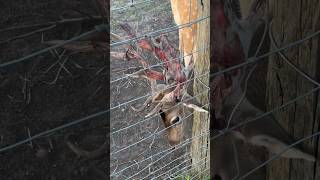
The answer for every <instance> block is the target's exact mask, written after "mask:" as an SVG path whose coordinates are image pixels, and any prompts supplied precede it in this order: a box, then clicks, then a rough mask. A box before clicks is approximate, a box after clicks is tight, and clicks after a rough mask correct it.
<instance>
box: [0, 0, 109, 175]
mask: <svg viewBox="0 0 320 180" xmlns="http://www.w3.org/2000/svg"><path fill="white" fill-rule="evenodd" d="M92 2H93V1H79V0H70V1H63V0H50V1H49V0H16V1H4V0H1V1H0V8H1V11H0V31H1V33H0V63H3V62H7V61H11V60H13V59H16V58H20V57H23V56H25V55H28V54H30V53H32V52H35V51H37V50H40V49H43V48H45V47H48V46H47V45H45V44H42V43H41V40H43V41H49V40H58V39H59V40H65V39H69V38H71V37H74V36H77V35H79V34H81V33H84V32H86V31H89V30H91V29H92V28H93V27H94V25H97V24H99V23H100V22H101V21H100V20H84V21H76V22H69V23H64V24H58V25H57V26H56V27H53V28H50V29H48V30H47V31H44V32H42V33H35V34H32V35H29V36H27V37H24V38H18V39H16V40H15V39H13V38H14V37H16V36H19V35H22V34H25V33H29V32H32V31H35V30H37V29H40V28H44V27H49V25H45V26H36V27H31V28H17V29H14V30H3V29H4V28H8V27H17V26H21V25H31V24H38V23H47V22H49V21H57V20H60V19H61V18H65V19H69V18H75V17H85V16H86V15H85V14H89V15H98V14H97V10H96V8H95V6H94V4H92ZM8 39H11V40H10V41H7V40H8ZM62 52H63V49H62V48H57V49H56V50H55V51H52V52H50V53H44V54H42V55H38V56H36V57H34V58H30V59H28V60H27V61H26V62H25V63H18V64H14V65H11V66H7V67H3V68H0V99H1V101H0V147H5V146H7V145H10V144H13V143H16V142H18V141H20V140H23V139H25V138H28V137H29V136H32V135H35V134H37V133H40V132H42V131H45V130H49V129H51V128H54V127H57V126H60V125H63V124H66V123H68V122H71V121H74V120H76V119H78V118H82V117H85V116H88V115H90V114H93V113H96V112H99V111H102V110H105V109H106V106H107V104H106V102H107V101H106V100H107V99H106V98H107V95H106V92H107V91H106V90H107V83H105V82H107V69H106V67H107V61H106V60H105V59H104V54H103V53H95V54H92V53H86V54H84V53H77V54H73V52H70V51H66V52H65V53H64V54H63V55H62ZM59 56H60V57H61V59H59V58H58V57H59ZM66 57H68V59H66ZM62 65H63V66H62ZM107 125H108V122H107V118H106V116H99V117H96V118H92V119H90V120H89V121H86V122H83V123H80V124H77V125H74V126H72V127H70V128H66V129H64V130H62V131H58V132H56V133H52V134H49V135H47V136H45V137H41V138H38V139H36V140H33V141H32V142H30V143H27V144H23V145H20V146H18V147H16V148H13V149H10V150H8V151H5V152H2V153H0V162H1V163H0V179H6V180H22V179H23V180H34V179H43V180H55V179H77V180H81V179H83V180H85V179H89V177H90V179H91V180H99V179H106V178H107V173H106V170H107V169H108V166H109V164H108V163H107V155H106V154H107V153H105V154H104V155H102V156H99V158H94V159H87V158H85V157H81V156H80V157H79V156H78V155H77V154H75V153H74V152H73V151H71V149H70V148H69V147H68V146H67V145H66V140H67V139H68V140H70V141H71V142H72V143H75V144H76V145H78V146H79V147H81V148H83V149H86V150H88V151H91V150H95V149H97V148H99V147H100V146H101V145H102V144H103V143H104V142H106V128H107Z"/></svg>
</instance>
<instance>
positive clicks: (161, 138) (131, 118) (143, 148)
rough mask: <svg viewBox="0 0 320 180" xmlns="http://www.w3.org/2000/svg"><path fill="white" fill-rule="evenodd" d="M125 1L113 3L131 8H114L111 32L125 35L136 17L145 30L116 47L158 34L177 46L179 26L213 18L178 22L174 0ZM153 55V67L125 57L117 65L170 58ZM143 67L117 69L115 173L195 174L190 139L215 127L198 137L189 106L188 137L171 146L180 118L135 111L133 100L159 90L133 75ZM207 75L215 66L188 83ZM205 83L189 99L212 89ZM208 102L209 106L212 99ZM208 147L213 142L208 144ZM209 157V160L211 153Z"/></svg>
mask: <svg viewBox="0 0 320 180" xmlns="http://www.w3.org/2000/svg"><path fill="white" fill-rule="evenodd" d="M117 3H119V2H117ZM119 4H120V3H119ZM119 4H118V5H116V6H115V7H114V8H111V9H115V10H119V11H121V9H123V8H125V12H120V13H119V11H115V12H113V14H112V16H111V24H112V26H111V32H112V33H115V34H120V36H125V34H123V33H122V32H123V31H121V29H119V28H118V26H119V24H121V23H123V22H130V24H134V25H135V31H136V32H137V34H139V35H137V36H136V37H133V38H127V39H126V40H121V41H117V42H112V43H111V51H115V50H118V49H121V47H123V46H126V45H128V44H134V43H136V42H138V41H139V40H141V39H152V38H154V37H159V36H161V35H166V36H167V37H168V39H169V40H170V41H171V42H174V43H173V44H175V46H176V47H177V46H179V45H178V42H179V39H178V31H179V29H184V28H188V27H190V26H191V25H193V24H198V23H199V22H202V21H205V20H208V19H209V17H202V18H199V19H196V20H190V21H189V22H188V23H186V24H181V25H176V24H175V22H174V21H173V19H174V18H173V14H172V12H171V3H170V1H167V0H164V1H141V2H140V1H139V2H138V1H136V2H134V3H133V4H129V5H123V4H122V5H121V4H120V5H119ZM113 21H114V22H113ZM208 49H209V45H207V46H206V48H204V49H196V50H195V49H194V50H192V52H191V53H188V54H185V55H178V56H179V57H177V58H172V59H170V61H175V60H177V61H179V62H180V63H183V59H184V58H185V57H187V56H193V55H194V54H196V53H198V54H201V53H203V52H204V51H207V50H208ZM147 61H148V63H149V64H151V65H149V66H148V67H147V68H144V67H141V65H139V64H138V63H133V62H130V61H129V62H128V63H127V64H126V65H124V64H123V63H122V62H118V61H114V62H111V69H118V66H119V65H120V64H121V63H122V64H121V65H120V66H124V67H122V68H123V69H130V67H133V66H134V67H139V68H140V71H141V70H144V69H148V68H149V69H151V68H152V69H156V70H161V67H163V66H164V65H165V63H164V62H161V61H160V62H159V60H158V59H157V58H148V60H147ZM129 63H130V64H129ZM131 63H132V64H131ZM128 66H129V67H128ZM159 67H160V69H159ZM140 71H133V72H130V73H124V72H122V75H121V74H117V73H111V89H112V90H111V93H112V94H113V95H114V97H111V108H110V110H111V117H112V121H111V134H110V139H111V152H110V155H111V164H110V167H111V179H171V178H178V177H179V176H181V177H183V176H185V177H187V176H190V174H189V173H190V172H189V170H190V169H191V161H190V160H191V158H190V145H191V143H192V139H196V138H198V137H199V138H201V137H204V136H207V137H208V135H209V132H207V133H205V134H199V135H197V136H193V137H192V135H191V127H192V116H193V113H192V112H188V111H186V110H184V111H185V113H184V115H183V116H182V117H181V119H180V121H181V124H182V125H183V127H184V129H185V130H184V135H183V139H182V141H181V142H180V143H179V144H178V145H175V146H173V147H172V146H170V145H169V143H168V141H167V139H166V135H167V133H168V132H167V131H168V130H170V129H171V128H175V126H177V125H176V124H172V125H169V126H168V127H163V124H162V122H161V121H162V120H161V118H160V117H158V113H157V114H155V115H152V116H150V117H143V116H145V113H146V111H142V112H135V111H133V110H132V109H130V106H137V104H141V102H142V101H145V99H147V98H148V97H150V96H154V95H156V93H157V92H151V93H150V90H149V89H150V87H149V85H148V81H145V80H139V79H138V80H137V79H133V78H132V76H133V75H135V74H138V73H139V72H140ZM119 76H120V77H119ZM202 76H209V72H205V73H203V74H201V75H199V76H193V77H192V78H190V79H187V80H186V81H185V82H184V83H183V84H184V85H188V84H190V83H193V81H197V80H198V78H200V77H202ZM139 81H140V82H139ZM172 87H174V85H173V86H170V85H169V86H167V87H166V88H165V89H168V90H169V89H172ZM204 89H206V90H205V91H203V92H201V93H199V94H194V95H193V96H192V97H187V98H186V101H187V100H193V99H195V98H197V97H199V96H201V95H207V94H208V93H209V89H208V88H207V87H206V88H204ZM183 104H184V102H179V103H176V104H175V105H173V106H171V107H169V108H168V109H165V110H163V113H166V112H171V111H173V110H174V109H176V108H180V107H181V106H182V105H183ZM202 107H203V108H208V107H209V104H206V105H203V106H202ZM204 148H207V146H205V147H204ZM203 161H208V159H205V160H203ZM200 163H204V162H200ZM207 173H208V171H207ZM182 175H183V176H182Z"/></svg>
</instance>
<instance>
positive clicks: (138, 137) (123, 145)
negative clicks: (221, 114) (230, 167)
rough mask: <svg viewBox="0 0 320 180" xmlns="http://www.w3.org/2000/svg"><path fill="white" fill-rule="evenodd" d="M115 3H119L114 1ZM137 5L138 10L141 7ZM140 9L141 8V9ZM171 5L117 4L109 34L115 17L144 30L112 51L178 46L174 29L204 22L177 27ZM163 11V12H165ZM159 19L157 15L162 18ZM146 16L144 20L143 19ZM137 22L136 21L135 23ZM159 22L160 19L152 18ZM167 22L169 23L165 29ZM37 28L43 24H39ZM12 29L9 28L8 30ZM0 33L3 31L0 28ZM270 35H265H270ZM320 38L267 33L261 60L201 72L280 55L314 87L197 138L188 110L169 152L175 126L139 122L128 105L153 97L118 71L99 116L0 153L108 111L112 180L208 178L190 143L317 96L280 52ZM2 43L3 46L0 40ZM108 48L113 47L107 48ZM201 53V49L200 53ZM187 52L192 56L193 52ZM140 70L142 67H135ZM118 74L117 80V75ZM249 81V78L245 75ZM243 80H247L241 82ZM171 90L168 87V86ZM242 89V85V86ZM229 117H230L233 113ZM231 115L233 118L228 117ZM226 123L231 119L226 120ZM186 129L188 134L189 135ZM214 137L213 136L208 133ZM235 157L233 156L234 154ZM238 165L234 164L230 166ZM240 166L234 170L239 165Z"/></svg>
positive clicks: (154, 119) (149, 119)
mask: <svg viewBox="0 0 320 180" xmlns="http://www.w3.org/2000/svg"><path fill="white" fill-rule="evenodd" d="M119 2H120V1H119ZM140 6H141V7H140ZM141 8H142V9H141ZM170 11H171V10H170V3H169V1H141V2H134V3H131V4H129V5H125V4H121V5H119V6H115V7H113V8H112V9H111V13H114V14H112V16H111V31H112V32H118V31H119V32H120V30H119V29H117V27H116V26H114V25H116V24H117V23H118V22H112V19H116V20H119V19H121V18H120V17H122V18H123V21H130V22H138V23H141V24H138V25H137V29H139V31H140V30H141V28H139V27H143V28H142V30H141V31H143V33H141V34H143V35H140V36H137V37H135V38H131V39H129V40H124V41H120V42H114V43H111V48H115V49H116V48H121V47H120V46H123V45H126V44H130V43H134V42H136V41H138V40H140V39H143V38H146V36H147V37H153V36H158V35H161V34H168V36H169V37H170V39H174V40H173V41H175V42H178V38H177V34H178V30H179V29H182V28H185V27H188V26H190V25H192V24H196V23H199V22H201V21H204V20H208V18H209V17H202V18H200V19H198V20H195V21H191V22H190V23H187V24H183V25H180V26H176V25H174V23H173V18H172V16H171V15H170V14H171V12H170ZM140 12H142V13H141V14H142V15H139V14H140ZM164 12H165V13H164ZM160 14H161V15H162V16H163V18H160V19H161V20H162V21H163V22H162V21H159V20H158V19H152V17H157V16H156V15H160ZM162 16H161V17H162ZM148 17H149V19H148ZM135 18H137V19H135ZM157 18H159V17H157ZM77 20H78V19H73V20H72V21H77ZM55 23H63V22H54V23H46V25H52V24H55ZM168 24H169V25H170V26H169V27H166V26H168ZM32 26H38V25H32ZM41 26H42V24H41ZM162 26H163V27H162ZM24 27H27V26H21V27H16V28H24ZM11 29H13V28H11ZM11 29H10V28H7V29H5V30H11ZM107 29H108V27H107V26H106V25H100V26H96V28H95V29H94V30H92V31H89V32H87V33H84V34H82V35H80V36H77V37H75V38H72V39H70V40H67V41H64V42H62V43H59V44H56V45H54V46H51V47H49V48H45V49H43V50H40V51H37V52H35V53H32V54H30V55H27V56H24V57H22V58H18V59H14V60H11V61H8V62H3V63H2V64H0V68H4V67H7V66H9V65H14V64H17V63H20V62H24V61H27V60H30V59H31V58H33V57H36V56H38V55H40V54H43V53H46V52H49V51H51V50H54V49H56V48H58V47H61V46H64V45H66V44H68V43H71V42H74V41H76V40H78V39H80V38H82V37H84V36H87V35H89V34H92V33H95V32H105V31H107ZM1 31H2V30H1ZM270 32H271V31H269V33H270ZM319 34H320V31H317V32H315V33H312V34H311V35H309V36H306V37H304V38H302V39H300V40H298V41H295V42H292V43H290V44H288V45H285V46H283V47H279V46H278V45H277V44H276V43H275V40H274V39H273V37H272V35H271V34H269V35H270V38H271V41H272V45H273V46H274V47H275V50H272V51H270V52H268V53H265V54H263V55H260V56H257V55H256V56H255V57H253V58H249V59H247V60H246V61H245V62H243V63H241V64H238V65H235V66H232V67H229V68H226V69H224V70H221V71H219V72H216V73H211V74H210V72H206V73H204V74H201V75H200V76H210V77H215V76H218V75H221V74H223V73H226V72H230V71H232V70H235V69H238V68H241V67H245V66H248V65H250V64H255V63H258V62H259V61H261V60H263V59H264V58H266V57H269V56H272V55H275V54H279V55H280V56H281V58H282V59H283V61H284V62H285V63H286V64H288V65H289V66H290V67H291V68H293V69H294V70H295V71H296V72H297V73H298V74H299V75H301V76H302V77H304V78H305V79H306V80H308V81H310V82H311V83H313V84H314V85H315V88H313V89H312V90H310V91H308V92H306V93H304V94H303V95H300V96H297V97H296V98H294V99H292V100H289V101H287V102H285V103H283V104H282V105H281V106H278V107H276V108H274V109H272V110H270V111H267V112H265V113H262V114H260V115H258V116H256V117H254V118H251V119H248V120H246V121H244V122H241V123H238V124H237V125H235V126H229V123H228V126H227V128H226V129H224V130H222V131H208V132H206V133H204V134H199V135H196V136H191V132H190V129H191V125H192V123H191V122H192V115H193V113H192V112H189V113H186V115H185V116H184V117H183V118H182V119H181V122H182V123H183V124H184V125H185V128H184V129H185V131H186V132H185V134H184V137H183V140H182V142H180V143H179V144H178V145H175V146H174V148H173V147H171V146H169V144H168V142H167V141H166V139H165V137H164V134H165V132H166V130H168V129H170V128H171V127H174V126H176V125H175V124H173V125H170V126H169V127H166V128H164V127H162V124H161V122H160V121H161V120H160V118H159V117H157V116H151V117H147V118H144V117H143V115H144V114H139V113H136V112H133V111H132V110H131V109H130V108H129V106H131V105H132V104H137V103H140V102H141V100H144V99H145V98H147V97H149V96H152V95H153V94H150V93H148V89H149V85H148V83H147V82H146V81H140V82H139V81H137V80H133V79H132V78H131V76H132V75H133V74H135V73H137V71H135V72H133V73H130V75H127V74H125V73H123V72H124V71H123V72H122V74H119V73H117V72H116V73H111V79H113V80H111V105H110V106H111V107H110V109H106V110H104V111H100V112H98V113H95V114H92V115H88V116H86V117H83V118H80V119H78V120H75V121H72V122H70V123H67V124H64V125H61V126H58V127H56V128H53V129H50V130H47V131H43V132H41V133H38V134H36V135H33V136H30V137H29V138H26V139H24V140H22V141H19V142H17V143H15V144H12V145H8V146H5V147H2V148H1V149H0V152H4V151H8V150H10V149H12V148H15V147H17V146H19V145H22V144H26V143H28V142H31V141H32V140H35V139H37V138H40V137H43V136H48V135H51V134H52V133H54V132H56V131H60V130H63V129H65V128H68V127H70V126H73V125H76V124H79V123H82V122H85V121H88V120H90V119H92V118H94V117H98V116H102V115H106V114H107V113H111V122H110V124H111V133H110V141H111V142H110V143H111V153H110V155H111V163H110V168H111V178H112V179H171V178H178V177H179V176H180V177H190V178H191V179H198V178H200V177H202V176H203V175H208V174H209V172H208V171H209V169H204V170H203V171H202V172H196V173H195V174H190V172H192V168H194V167H192V165H191V162H190V160H191V157H190V144H191V142H192V140H193V139H195V138H199V137H203V136H210V135H211V136H210V140H211V141H214V140H215V139H217V138H218V137H221V136H223V135H225V134H226V133H229V132H231V131H232V130H236V129H237V128H239V127H241V126H245V125H248V124H249V123H252V122H254V121H259V120H260V119H262V118H264V117H266V116H268V115H270V114H272V113H274V112H276V111H278V110H280V109H282V108H285V107H287V106H289V105H292V104H294V103H296V102H297V101H299V100H302V99H303V98H305V97H307V96H309V95H311V94H313V93H315V92H317V91H318V90H319V89H320V84H319V83H318V82H317V81H316V80H314V79H313V78H312V77H310V76H309V75H307V73H305V72H303V71H302V70H301V69H299V68H298V67H297V66H296V65H294V64H293V63H292V62H291V61H290V60H289V59H288V58H287V57H286V56H285V54H284V53H283V51H284V50H288V49H290V48H293V47H297V46H299V45H301V44H302V43H304V42H306V41H308V40H310V39H311V38H315V37H317V36H318V35H319ZM1 43H2V42H1ZM111 50H113V49H111ZM204 50H206V49H204ZM201 51H203V50H202V49H198V50H196V51H194V52H193V53H201ZM193 53H192V54H193ZM182 58H183V56H180V57H179V58H178V59H182ZM150 62H152V64H153V65H151V66H149V68H156V67H159V66H162V65H163V63H159V62H157V60H156V59H150ZM132 66H134V67H137V66H139V65H137V63H136V62H128V63H126V64H125V65H124V64H123V62H119V61H111V71H112V69H119V68H122V69H125V71H127V70H128V69H130V67H132ZM140 68H143V67H140ZM119 76H120V77H119ZM248 77H250V74H249V75H248ZM197 78H199V76H194V77H192V78H190V79H188V80H187V81H186V82H185V83H186V84H188V83H189V82H191V81H197ZM246 80H247V81H248V79H246ZM167 88H168V89H170V88H171V87H167ZM245 89H246V87H245ZM209 92H210V88H208V87H207V90H206V91H204V92H203V93H199V94H196V95H194V96H193V97H192V98H196V97H197V96H200V95H202V94H208V93H209ZM241 101H242V99H241V100H240V101H239V103H238V104H237V106H236V107H235V108H234V109H233V110H232V112H235V111H236V109H237V107H238V106H239V105H240V103H241ZM182 104H183V102H179V103H177V104H176V105H175V106H172V107H170V108H169V109H167V110H166V111H170V110H171V109H173V108H175V107H178V106H180V105H182ZM203 107H206V108H208V107H209V104H206V105H203ZM232 114H233V113H232ZM231 117H232V115H231ZM229 122H230V121H229ZM188 130H189V131H188ZM212 134H216V135H212ZM319 134H320V132H314V133H312V134H311V135H310V136H307V137H305V138H302V139H300V140H298V141H296V142H294V143H293V144H290V145H289V146H288V147H287V148H285V149H283V150H282V151H281V152H280V153H278V154H276V155H274V156H272V157H271V158H270V159H268V160H267V161H265V162H264V163H262V164H261V165H259V166H257V167H255V168H254V169H252V170H251V171H249V172H247V173H245V174H244V175H242V176H238V175H237V176H236V177H235V179H245V178H246V177H247V176H249V175H250V174H252V173H254V172H255V171H256V170H258V169H259V168H261V167H263V166H265V165H267V164H268V163H269V162H271V161H272V160H274V159H276V158H278V157H279V156H280V155H281V154H283V153H285V152H286V151H288V150H289V149H290V148H292V147H293V146H295V145H297V144H299V143H301V142H304V141H306V140H309V139H311V138H314V137H316V136H318V135H319ZM201 148H208V146H207V145H204V147H201ZM235 156H236V155H235ZM198 163H199V164H203V163H208V158H204V159H202V160H201V161H199V162H198ZM234 163H235V164H237V162H236V160H235V162H234ZM238 168H239V167H238Z"/></svg>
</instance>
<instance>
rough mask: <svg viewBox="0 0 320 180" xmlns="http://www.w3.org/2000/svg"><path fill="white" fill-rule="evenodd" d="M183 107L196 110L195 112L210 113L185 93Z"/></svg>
mask: <svg viewBox="0 0 320 180" xmlns="http://www.w3.org/2000/svg"><path fill="white" fill-rule="evenodd" d="M182 105H183V106H185V107H187V108H191V109H194V110H195V111H198V112H204V113H209V112H208V110H206V109H204V108H202V106H201V105H200V103H199V102H198V101H197V100H196V99H195V98H194V97H192V96H191V95H190V94H188V93H185V97H184V99H183V103H182Z"/></svg>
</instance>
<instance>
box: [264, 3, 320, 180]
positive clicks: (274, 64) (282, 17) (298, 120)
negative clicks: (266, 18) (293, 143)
mask: <svg viewBox="0 0 320 180" xmlns="http://www.w3.org/2000/svg"><path fill="white" fill-rule="evenodd" d="M268 10H269V11H270V12H271V13H272V15H273V25H272V26H273V27H272V31H273V34H274V36H275V40H276V42H277V43H278V45H279V46H280V47H281V46H284V45H287V44H289V43H291V42H294V41H297V40H299V39H302V38H303V37H305V36H307V35H309V34H311V33H313V32H316V31H318V30H319V29H320V17H319V13H320V2H319V1H318V0H308V1H305V0H281V1H279V0H269V2H268ZM319 45H320V40H319V37H315V38H313V39H312V40H308V41H306V42H305V43H303V44H301V45H299V46H298V47H294V48H291V49H290V50H287V51H284V53H285V54H286V55H287V56H288V58H289V60H290V61H291V62H292V63H294V64H295V65H297V66H298V67H299V68H300V69H302V70H303V71H304V72H305V73H307V74H308V75H309V76H311V77H316V78H317V79H316V80H317V81H318V82H319V72H320V67H319V65H320V63H319V62H320V61H319V59H320V54H319V50H320V48H319ZM271 47H272V46H271ZM273 49H274V48H271V51H272V50H273ZM314 87H315V86H314V85H313V84H312V83H310V82H309V81H308V80H306V79H305V78H304V77H302V76H301V75H299V74H298V73H297V72H296V71H295V70H294V69H293V68H291V67H290V66H288V65H287V64H286V63H285V62H284V61H283V59H281V57H280V56H279V55H274V56H270V57H269V64H268V75H267V101H266V102H267V108H268V110H271V109H273V108H275V107H277V106H280V105H282V104H284V103H286V102H288V101H289V100H291V99H294V98H295V97H297V96H299V95H302V94H304V93H306V92H308V91H310V90H311V89H313V88H314ZM319 102H320V101H319V96H318V93H314V94H312V95H309V96H307V97H306V98H304V99H302V100H299V101H297V102H296V103H295V104H293V105H290V106H287V107H286V108H283V109H282V110H280V111H278V112H276V113H274V115H275V117H276V119H277V120H278V121H279V123H280V124H281V125H282V126H283V127H284V128H285V129H286V130H287V131H288V133H289V134H290V135H292V136H293V137H294V138H295V139H300V138H302V137H304V136H308V135H310V134H312V133H314V132H316V131H319V110H320V109H319V107H320V106H319ZM318 144H319V138H314V139H312V140H308V141H306V142H304V143H302V146H301V147H302V148H303V149H304V150H306V151H307V152H310V153H312V149H314V150H316V151H318V152H315V153H316V155H315V156H316V157H319V155H317V154H318V153H319V150H320V148H316V146H319V145H318ZM318 161H319V160H318ZM316 165H317V166H315V164H313V163H310V162H306V161H303V160H287V159H283V158H281V159H278V160H275V161H273V162H271V164H269V165H268V166H267V179H270V180H284V179H290V180H301V179H304V180H315V179H319V178H320V167H319V162H318V163H317V164H316Z"/></svg>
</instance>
